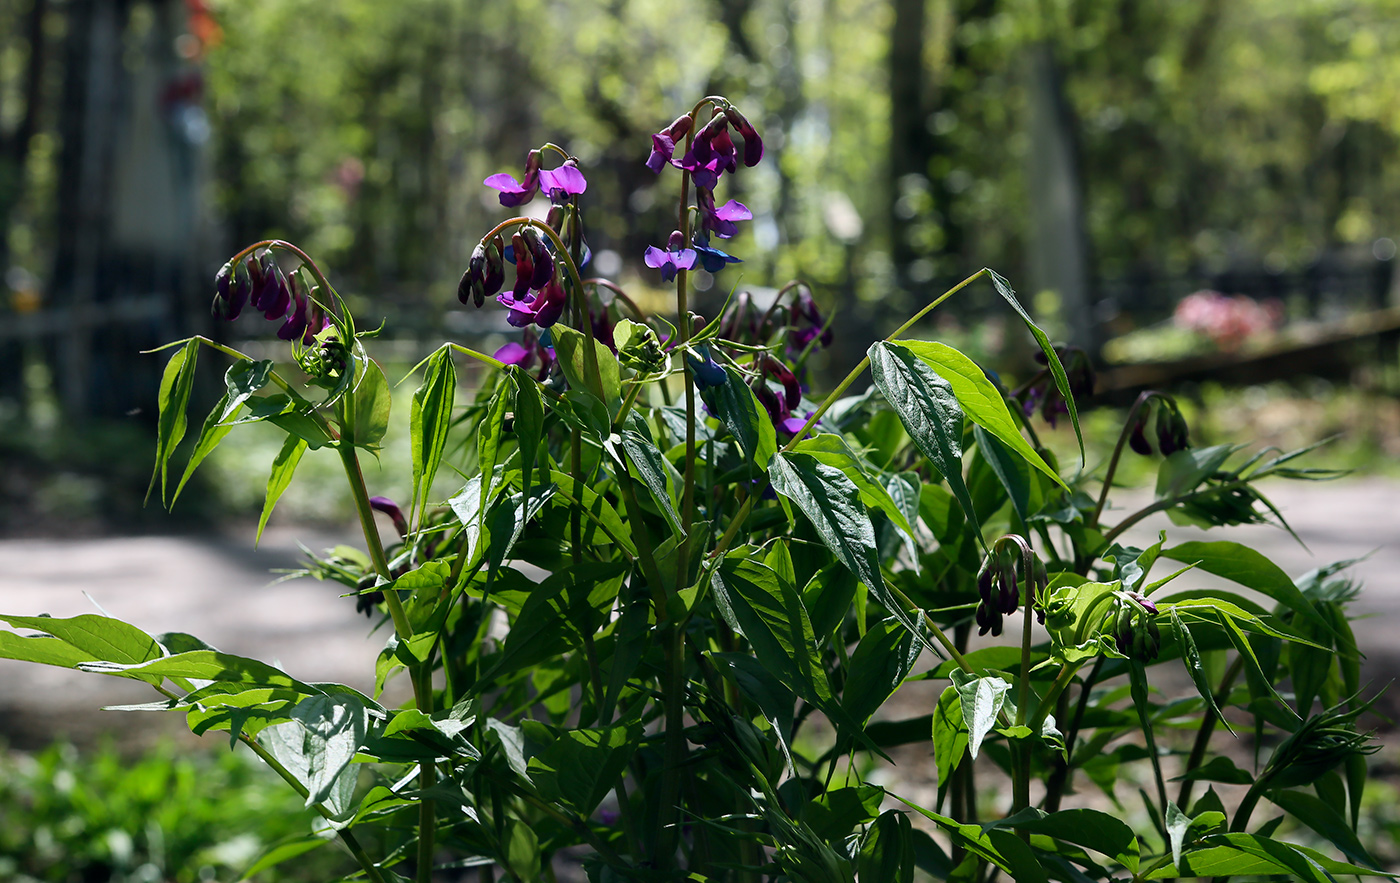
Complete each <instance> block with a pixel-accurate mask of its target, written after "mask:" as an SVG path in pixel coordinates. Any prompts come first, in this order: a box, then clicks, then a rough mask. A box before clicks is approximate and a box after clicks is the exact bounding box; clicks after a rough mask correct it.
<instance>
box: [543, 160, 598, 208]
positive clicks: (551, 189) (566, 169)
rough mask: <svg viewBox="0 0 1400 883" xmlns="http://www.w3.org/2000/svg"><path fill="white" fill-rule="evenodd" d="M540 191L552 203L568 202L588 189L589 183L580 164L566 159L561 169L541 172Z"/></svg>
mask: <svg viewBox="0 0 1400 883" xmlns="http://www.w3.org/2000/svg"><path fill="white" fill-rule="evenodd" d="M540 189H541V190H543V191H544V192H545V194H546V195H547V196H548V197H549V199H550V201H551V202H555V203H561V202H568V201H569V197H570V196H577V195H579V194H580V193H583V192H584V191H585V190H587V189H588V181H587V180H586V179H585V178H584V177H583V172H580V171H579V169H578V163H577V162H575V161H574V160H572V159H566V160H564V164H563V165H561V166H560V167H559V168H557V169H545V170H544V171H541V172H540Z"/></svg>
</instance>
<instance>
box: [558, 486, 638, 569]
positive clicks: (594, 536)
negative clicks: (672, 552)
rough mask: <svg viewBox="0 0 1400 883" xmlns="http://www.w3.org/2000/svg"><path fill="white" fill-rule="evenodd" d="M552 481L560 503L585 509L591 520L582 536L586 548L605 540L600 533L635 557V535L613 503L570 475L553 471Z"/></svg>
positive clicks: (585, 513)
mask: <svg viewBox="0 0 1400 883" xmlns="http://www.w3.org/2000/svg"><path fill="white" fill-rule="evenodd" d="M549 480H550V481H552V482H554V484H555V486H556V487H557V488H558V489H559V494H558V496H559V497H560V499H563V500H565V501H566V502H567V503H568V505H570V506H574V505H578V506H581V507H582V510H583V513H584V515H585V516H586V517H587V518H588V524H586V525H585V527H584V533H583V541H584V543H585V544H587V545H590V546H591V545H594V544H596V543H601V542H603V540H602V538H599V537H598V531H599V530H601V531H602V532H603V534H604V536H605V537H606V538H607V539H608V540H610V541H611V542H613V543H614V544H615V545H617V546H619V547H621V548H622V549H624V550H626V552H627V554H628V555H629V556H631V557H634V558H635V557H636V555H637V547H636V546H635V545H633V544H632V534H631V532H630V531H629V530H628V529H627V527H626V526H625V525H624V524H623V523H622V517H621V516H620V515H618V512H617V510H616V509H615V508H613V505H612V503H609V502H608V499H607V497H604V496H602V495H601V494H599V493H598V492H597V491H595V490H594V489H593V488H591V487H589V486H588V485H587V484H585V483H584V482H575V481H574V477H573V476H572V475H569V474H568V473H567V472H559V471H558V470H551V471H550V472H549ZM556 502H557V501H556Z"/></svg>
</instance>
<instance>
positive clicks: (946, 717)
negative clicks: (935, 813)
mask: <svg viewBox="0 0 1400 883" xmlns="http://www.w3.org/2000/svg"><path fill="white" fill-rule="evenodd" d="M965 751H967V724H966V723H964V722H963V713H962V697H960V696H959V695H958V688H957V687H954V686H948V687H944V688H943V695H941V696H939V697H938V705H937V706H936V707H935V708H934V711H933V757H934V761H935V764H936V766H937V767H938V790H939V793H940V795H941V794H942V793H943V792H945V791H946V790H947V788H948V786H949V785H950V784H951V783H952V778H953V772H954V771H955V770H956V769H957V768H958V764H959V763H961V762H962V757H963V752H965ZM941 799H942V798H941V796H940V800H941Z"/></svg>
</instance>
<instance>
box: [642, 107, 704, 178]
mask: <svg viewBox="0 0 1400 883" xmlns="http://www.w3.org/2000/svg"><path fill="white" fill-rule="evenodd" d="M694 124H695V121H694V120H693V119H692V118H691V116H690V114H684V115H682V116H679V117H677V118H676V121H675V122H674V123H671V125H669V126H667V127H666V128H664V129H662V130H661V131H660V132H657V133H656V134H655V135H652V136H651V156H649V157H647V168H649V169H651V170H652V171H653V172H655V173H656V174H658V175H659V174H661V170H662V169H663V168H665V167H666V164H667V163H669V162H670V161H671V157H672V155H673V154H674V153H675V152H676V144H677V143H678V142H679V141H680V140H681V139H682V138H684V137H685V136H686V135H688V134H690V127H691V126H692V125H694Z"/></svg>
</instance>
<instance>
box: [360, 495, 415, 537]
mask: <svg viewBox="0 0 1400 883" xmlns="http://www.w3.org/2000/svg"><path fill="white" fill-rule="evenodd" d="M369 507H370V508H371V509H373V510H374V511H376V512H383V513H384V514H385V515H388V516H389V518H390V519H392V520H393V522H394V529H395V530H397V531H398V532H399V536H400V537H406V536H408V519H406V518H404V517H403V510H402V509H400V508H399V504H398V503H395V502H394V501H393V500H391V499H389V498H388V497H370V498H369Z"/></svg>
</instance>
